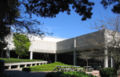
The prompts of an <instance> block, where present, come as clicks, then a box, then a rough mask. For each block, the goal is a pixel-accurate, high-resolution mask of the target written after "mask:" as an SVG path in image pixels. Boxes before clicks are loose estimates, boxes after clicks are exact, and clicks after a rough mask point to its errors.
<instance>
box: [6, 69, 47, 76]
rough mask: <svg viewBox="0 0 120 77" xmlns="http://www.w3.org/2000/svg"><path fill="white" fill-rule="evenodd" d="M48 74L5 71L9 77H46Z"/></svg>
mask: <svg viewBox="0 0 120 77" xmlns="http://www.w3.org/2000/svg"><path fill="white" fill-rule="evenodd" d="M47 73H48V72H23V71H17V70H11V71H10V70H9V71H5V74H6V75H7V76H8V77H45V75H46V74H47Z"/></svg>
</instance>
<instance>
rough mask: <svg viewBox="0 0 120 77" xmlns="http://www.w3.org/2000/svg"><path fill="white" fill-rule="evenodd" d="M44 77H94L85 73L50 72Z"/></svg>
mask: <svg viewBox="0 0 120 77" xmlns="http://www.w3.org/2000/svg"><path fill="white" fill-rule="evenodd" d="M46 77H95V76H92V75H88V74H86V73H85V72H76V71H73V72H50V73H48V74H47V75H46Z"/></svg>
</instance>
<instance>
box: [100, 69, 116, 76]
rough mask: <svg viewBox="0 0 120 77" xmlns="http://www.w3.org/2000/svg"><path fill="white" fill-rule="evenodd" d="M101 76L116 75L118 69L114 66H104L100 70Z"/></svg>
mask: <svg viewBox="0 0 120 77" xmlns="http://www.w3.org/2000/svg"><path fill="white" fill-rule="evenodd" d="M100 75H101V77H116V75H117V74H116V71H115V69H113V68H103V69H101V70H100Z"/></svg>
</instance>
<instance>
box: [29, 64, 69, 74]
mask: <svg viewBox="0 0 120 77" xmlns="http://www.w3.org/2000/svg"><path fill="white" fill-rule="evenodd" d="M56 66H71V65H68V64H64V63H61V62H55V63H51V64H45V65H39V66H33V67H30V69H31V71H37V72H39V71H53V70H54V69H55V68H56Z"/></svg>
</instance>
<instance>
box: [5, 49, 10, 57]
mask: <svg viewBox="0 0 120 77" xmlns="http://www.w3.org/2000/svg"><path fill="white" fill-rule="evenodd" d="M6 57H7V58H10V50H9V49H8V50H7V51H6Z"/></svg>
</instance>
